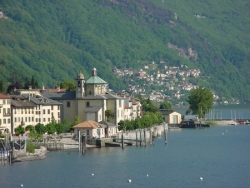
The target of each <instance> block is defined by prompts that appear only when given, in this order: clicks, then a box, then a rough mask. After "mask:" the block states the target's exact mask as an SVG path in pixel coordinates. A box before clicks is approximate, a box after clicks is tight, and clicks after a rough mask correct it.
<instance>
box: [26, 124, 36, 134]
mask: <svg viewBox="0 0 250 188" xmlns="http://www.w3.org/2000/svg"><path fill="white" fill-rule="evenodd" d="M25 131H30V132H32V133H35V132H36V130H35V127H34V126H33V125H28V126H27V127H25Z"/></svg>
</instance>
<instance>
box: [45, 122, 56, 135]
mask: <svg viewBox="0 0 250 188" xmlns="http://www.w3.org/2000/svg"><path fill="white" fill-rule="evenodd" d="M46 129H47V132H48V134H54V133H55V132H56V127H55V124H53V123H48V124H47V125H46Z"/></svg>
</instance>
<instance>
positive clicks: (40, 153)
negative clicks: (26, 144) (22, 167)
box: [13, 146, 48, 162]
mask: <svg viewBox="0 0 250 188" xmlns="http://www.w3.org/2000/svg"><path fill="white" fill-rule="evenodd" d="M47 152H48V151H47V148H45V147H44V146H41V147H40V149H35V152H34V153H28V152H26V153H22V154H20V155H19V156H18V157H16V158H14V160H13V162H25V161H34V160H41V159H44V158H46V153H47Z"/></svg>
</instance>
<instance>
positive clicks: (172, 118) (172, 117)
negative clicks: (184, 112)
mask: <svg viewBox="0 0 250 188" xmlns="http://www.w3.org/2000/svg"><path fill="white" fill-rule="evenodd" d="M160 112H161V113H162V115H163V121H164V122H166V123H168V125H177V124H180V123H181V114H180V113H178V112H176V111H173V110H166V109H160Z"/></svg>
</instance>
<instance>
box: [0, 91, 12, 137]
mask: <svg viewBox="0 0 250 188" xmlns="http://www.w3.org/2000/svg"><path fill="white" fill-rule="evenodd" d="M0 131H1V132H10V131H11V98H10V97H9V96H8V95H4V94H2V93H0Z"/></svg>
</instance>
